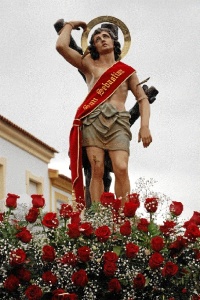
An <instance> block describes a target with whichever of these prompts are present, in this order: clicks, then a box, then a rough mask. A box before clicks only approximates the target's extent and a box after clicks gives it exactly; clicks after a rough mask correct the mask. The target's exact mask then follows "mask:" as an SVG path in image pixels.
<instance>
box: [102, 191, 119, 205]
mask: <svg viewBox="0 0 200 300" xmlns="http://www.w3.org/2000/svg"><path fill="white" fill-rule="evenodd" d="M114 200H115V196H114V194H113V193H110V192H103V194H102V195H101V197H100V202H101V204H102V205H103V206H105V207H107V206H111V205H112V204H113V202H114Z"/></svg>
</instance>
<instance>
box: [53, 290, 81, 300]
mask: <svg viewBox="0 0 200 300" xmlns="http://www.w3.org/2000/svg"><path fill="white" fill-rule="evenodd" d="M52 294H53V297H52V298H51V300H58V299H59V298H60V299H62V300H78V296H77V295H76V294H69V293H66V292H65V291H64V290H63V289H57V290H55V291H53V293H52ZM59 296H60V297H59ZM61 296H62V297H61Z"/></svg>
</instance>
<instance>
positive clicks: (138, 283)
mask: <svg viewBox="0 0 200 300" xmlns="http://www.w3.org/2000/svg"><path fill="white" fill-rule="evenodd" d="M145 282H146V279H145V277H144V275H143V274H141V273H139V274H137V276H136V277H135V278H134V279H133V286H134V288H135V289H143V287H144V286H145Z"/></svg>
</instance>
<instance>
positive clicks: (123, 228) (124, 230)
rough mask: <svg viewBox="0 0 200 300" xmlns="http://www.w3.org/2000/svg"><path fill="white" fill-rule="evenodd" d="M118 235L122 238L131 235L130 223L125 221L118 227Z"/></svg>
mask: <svg viewBox="0 0 200 300" xmlns="http://www.w3.org/2000/svg"><path fill="white" fill-rule="evenodd" d="M120 233H121V234H122V235H124V236H128V235H130V234H131V223H130V221H126V222H125V223H124V224H123V225H121V226H120Z"/></svg>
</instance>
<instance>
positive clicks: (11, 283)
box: [3, 274, 19, 292]
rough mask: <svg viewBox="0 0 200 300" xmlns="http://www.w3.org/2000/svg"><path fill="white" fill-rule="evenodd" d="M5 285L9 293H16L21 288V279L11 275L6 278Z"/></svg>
mask: <svg viewBox="0 0 200 300" xmlns="http://www.w3.org/2000/svg"><path fill="white" fill-rule="evenodd" d="M3 285H4V288H5V289H6V290H8V291H9V292H14V291H15V290H16V289H17V288H18V286H19V279H18V278H17V277H16V276H15V275H13V274H11V275H10V276H8V277H7V278H6V280H5V281H4V284H3Z"/></svg>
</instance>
